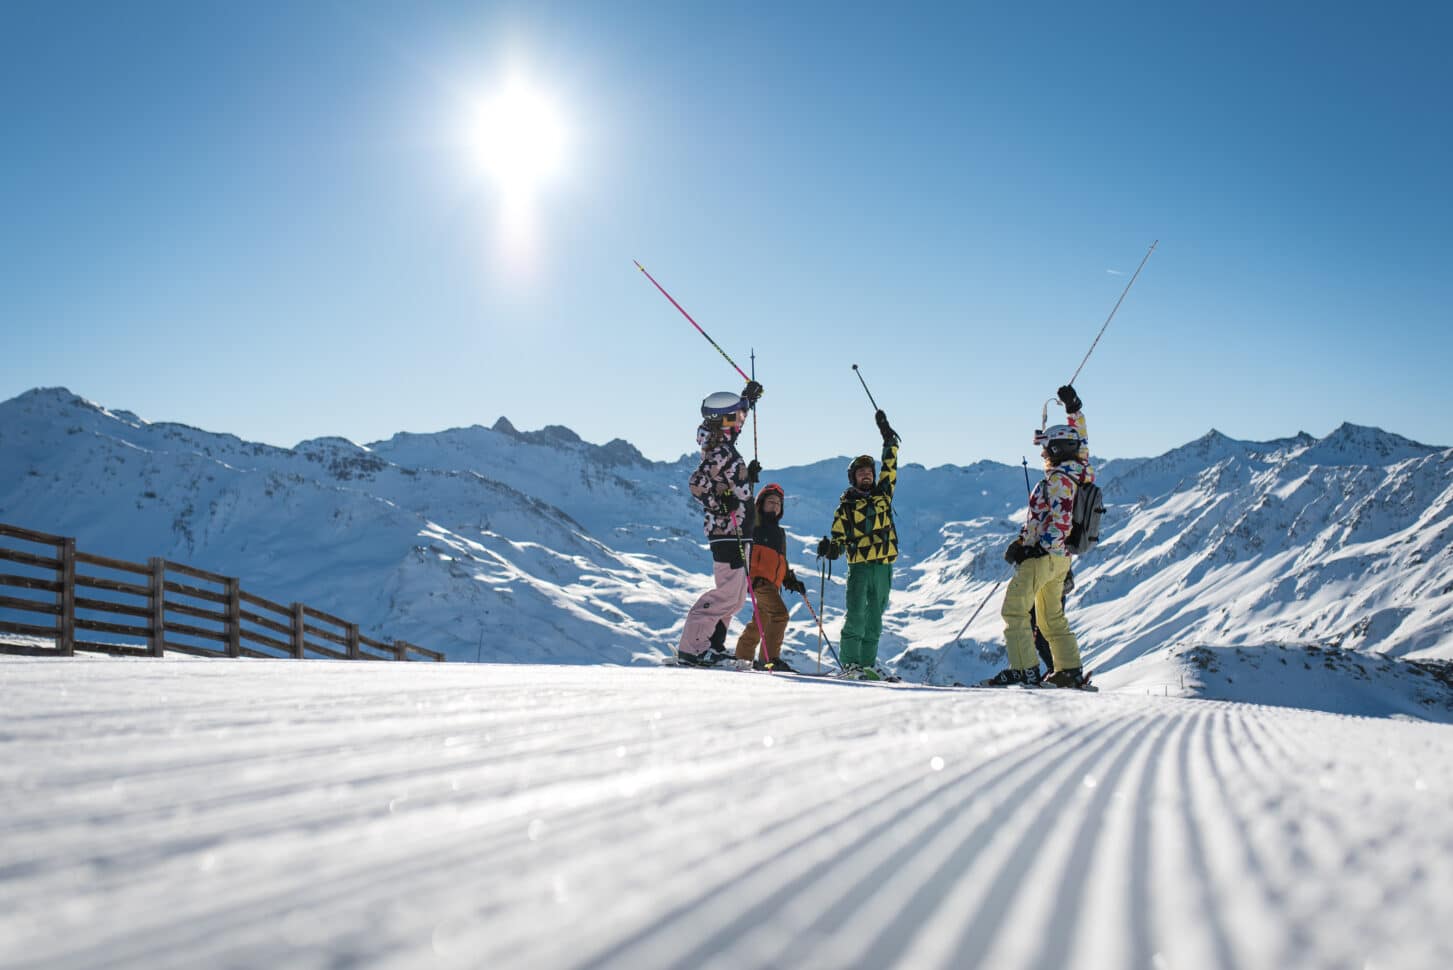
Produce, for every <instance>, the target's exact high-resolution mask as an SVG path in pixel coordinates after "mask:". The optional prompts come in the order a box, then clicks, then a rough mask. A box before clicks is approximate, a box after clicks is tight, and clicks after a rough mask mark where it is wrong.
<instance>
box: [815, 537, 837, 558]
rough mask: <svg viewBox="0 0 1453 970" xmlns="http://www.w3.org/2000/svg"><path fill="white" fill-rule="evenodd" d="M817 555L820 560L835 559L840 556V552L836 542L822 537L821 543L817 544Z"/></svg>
mask: <svg viewBox="0 0 1453 970" xmlns="http://www.w3.org/2000/svg"><path fill="white" fill-rule="evenodd" d="M817 555H818V557H819V558H821V559H836V558H837V557H838V556H840V555H842V552H841V551H840V550H839V549H838V547H837V543H836V542H833V541H832V540H831V539H829V538H827V537H826V536H824V537H823V538H822V541H821V542H819V543H818V544H817Z"/></svg>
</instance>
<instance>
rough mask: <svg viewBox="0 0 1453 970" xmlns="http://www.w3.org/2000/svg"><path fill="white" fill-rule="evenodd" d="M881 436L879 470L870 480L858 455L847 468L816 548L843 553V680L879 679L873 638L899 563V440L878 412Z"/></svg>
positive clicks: (864, 458)
mask: <svg viewBox="0 0 1453 970" xmlns="http://www.w3.org/2000/svg"><path fill="white" fill-rule="evenodd" d="M874 419H875V420H876V421H877V423H878V431H879V433H881V434H882V436H883V467H882V470H881V471H879V472H878V473H877V481H876V482H875V481H874V468H873V458H872V456H871V455H859V456H858V457H857V458H854V459H853V462H852V464H851V465H849V466H848V486H849V487H848V489H847V491H845V492H843V494H842V498H841V499H840V500H839V501H838V508H837V513H836V514H835V515H834V516H833V519H832V536H831V538H824V539H823V540H822V541H821V542H819V543H818V544H817V554H818V555H819V556H825V557H826V558H828V559H836V558H837V557H838V556H839V555H841V554H842V552H843V551H844V550H846V551H847V554H848V595H847V599H848V615H847V620H846V621H845V622H844V623H843V632H842V642H841V643H840V644H839V646H840V647H841V656H840V658H839V659H840V660H841V662H842V665H843V675H844V676H845V677H849V678H854V679H862V680H878V679H879V677H880V675H879V674H878V672H877V671H876V670H875V667H876V664H877V661H878V638H879V636H880V635H881V634H882V632H883V611H884V610H886V609H887V608H888V593H889V590H890V589H891V587H892V585H893V560H895V559H897V558H898V530H897V529H896V528H894V525H893V489H894V487H895V486H896V485H897V484H898V440H899V439H898V435H896V434H895V433H894V432H893V428H892V427H891V426H890V425H889V424H888V416H887V415H885V414H884V413H883V412H882V411H878V412H877V413H876V414H875V415H874Z"/></svg>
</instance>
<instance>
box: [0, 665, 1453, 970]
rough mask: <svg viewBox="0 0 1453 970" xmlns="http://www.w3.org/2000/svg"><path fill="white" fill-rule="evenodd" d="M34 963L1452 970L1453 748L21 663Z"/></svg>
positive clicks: (331, 669) (397, 668)
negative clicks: (1452, 803) (1452, 810)
mask: <svg viewBox="0 0 1453 970" xmlns="http://www.w3.org/2000/svg"><path fill="white" fill-rule="evenodd" d="M0 698H3V708H4V717H3V719H0V966H4V967H6V968H22V967H24V968H31V967H34V968H40V967H45V968H51V970H53V968H67V967H71V968H87V970H91V968H99V967H138V968H147V970H159V968H166V967H178V968H180V967H187V968H196V967H211V968H226V967H236V968H242V967H248V968H251V967H271V966H278V967H281V966H286V967H289V968H308V967H319V968H322V967H329V968H339V967H355V966H369V967H385V968H406V967H407V968H414V967H470V968H474V967H531V968H540V967H566V966H569V967H622V968H626V967H630V968H640V967H720V968H733V970H740V968H749V967H794V968H795V967H886V966H901V967H911V968H915V970H918V968H927V967H970V966H983V967H995V968H1006V967H1046V968H1050V967H1053V968H1059V967H1083V968H1105V967H1136V968H1142V967H1143V968H1152V967H1153V968H1160V967H1165V968H1175V970H1194V968H1208V967H1217V968H1222V967H1224V968H1232V967H1235V968H1263V967H1264V968H1278V970H1285V968H1297V967H1317V968H1329V967H1337V968H1340V967H1346V968H1356V970H1364V968H1394V967H1396V968H1403V970H1407V968H1422V967H1426V968H1430V970H1431V968H1443V967H1448V966H1453V936H1450V935H1449V933H1448V932H1447V927H1448V926H1449V925H1450V922H1453V817H1450V815H1449V813H1448V812H1447V805H1448V803H1449V795H1450V792H1453V744H1450V740H1453V734H1450V728H1448V727H1446V726H1442V725H1430V724H1423V723H1413V722H1404V721H1394V720H1372V719H1362V718H1351V717H1339V716H1334V715H1327V714H1318V713H1312V712H1306V711H1298V710H1292V709H1286V708H1268V707H1257V706H1249V705H1241V704H1231V703H1221V702H1206V701H1186V700H1178V699H1174V698H1166V699H1162V698H1153V697H1147V696H1145V695H1144V694H1143V693H1128V692H1127V693H1115V692H1110V691H1106V692H1102V693H1100V694H1079V693H1071V692H1061V691H1008V692H994V691H954V690H946V689H936V688H925V687H910V686H888V685H868V684H851V683H839V682H835V681H814V680H808V679H805V678H787V677H778V676H774V675H770V674H755V673H736V672H725V671H695V670H673V669H656V670H646V669H628V668H612V667H552V666H503V665H500V666H496V665H455V664H449V665H431V664H409V665H400V664H340V663H330V662H323V661H316V662H315V661H258V660H247V661H208V660H192V659H175V660H172V659H168V660H161V661H151V660H118V659H103V658H87V657H78V658H76V659H73V660H51V659H34V658H13V657H7V658H0Z"/></svg>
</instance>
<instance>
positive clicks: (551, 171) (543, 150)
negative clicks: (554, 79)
mask: <svg viewBox="0 0 1453 970" xmlns="http://www.w3.org/2000/svg"><path fill="white" fill-rule="evenodd" d="M472 133H473V143H474V150H475V153H476V157H477V158H478V159H479V163H480V165H481V166H482V167H483V169H484V171H485V172H487V173H488V174H489V175H490V176H492V177H493V178H494V179H495V181H496V182H498V183H499V187H500V189H501V191H502V192H503V193H504V196H505V198H506V199H508V200H512V201H514V202H521V201H525V200H527V199H529V198H530V197H531V196H533V195H534V194H535V192H536V191H537V190H538V188H539V187H540V186H541V185H542V184H544V183H545V182H547V181H549V180H550V179H551V178H552V177H553V176H555V175H557V174H559V172H560V169H561V167H562V165H563V163H564V160H565V128H564V125H563V124H562V123H561V120H560V115H559V113H558V112H557V110H556V108H555V105H554V103H553V102H552V101H551V100H550V98H549V97H547V96H546V95H545V94H543V93H541V92H540V91H538V90H537V89H535V88H534V87H532V86H531V85H529V84H528V83H526V82H525V81H523V80H521V79H518V78H516V79H512V80H510V81H509V82H508V83H506V84H505V86H504V87H503V88H502V89H501V90H500V91H499V92H498V93H497V94H495V95H494V96H493V97H490V98H488V99H486V100H484V101H483V102H481V103H480V104H479V105H478V108H477V110H476V112H475V114H474V117H473V120H472Z"/></svg>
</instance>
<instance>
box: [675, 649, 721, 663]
mask: <svg viewBox="0 0 1453 970" xmlns="http://www.w3.org/2000/svg"><path fill="white" fill-rule="evenodd" d="M676 663H677V664H678V665H679V666H682V667H715V666H716V664H717V661H716V660H714V659H713V658H712V657H711V656H709V655H708V654H704V653H688V652H687V651H685V650H680V651H677V653H676Z"/></svg>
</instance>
